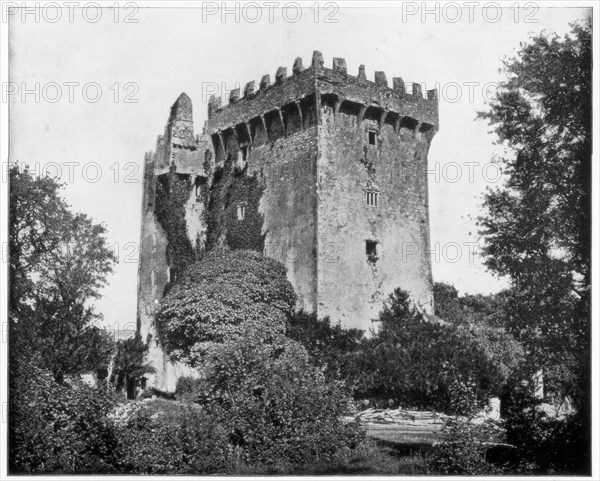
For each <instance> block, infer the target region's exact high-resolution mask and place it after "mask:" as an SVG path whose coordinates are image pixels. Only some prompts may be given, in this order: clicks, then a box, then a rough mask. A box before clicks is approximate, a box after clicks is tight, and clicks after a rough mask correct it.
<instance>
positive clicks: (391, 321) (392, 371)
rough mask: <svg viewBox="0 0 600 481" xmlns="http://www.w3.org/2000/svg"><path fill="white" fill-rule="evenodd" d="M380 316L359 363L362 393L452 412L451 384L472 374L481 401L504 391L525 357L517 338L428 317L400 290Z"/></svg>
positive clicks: (363, 347)
mask: <svg viewBox="0 0 600 481" xmlns="http://www.w3.org/2000/svg"><path fill="white" fill-rule="evenodd" d="M377 321H378V323H379V329H378V330H377V331H376V332H374V333H373V335H372V337H371V338H370V339H368V340H366V341H365V342H364V343H363V346H362V349H361V351H362V353H361V355H360V356H358V357H357V361H356V362H358V363H359V365H358V366H357V367H355V368H354V369H355V371H357V372H361V373H362V375H361V376H360V377H359V382H358V386H357V396H364V397H375V398H385V399H390V398H391V399H395V400H397V401H399V402H400V403H401V404H404V405H408V406H416V407H420V408H426V409H440V410H443V411H450V410H452V408H453V407H452V403H451V397H450V394H451V392H450V389H449V388H450V386H451V385H453V383H455V382H456V380H457V379H469V380H473V381H474V382H475V385H476V391H475V393H476V395H477V400H478V402H479V404H480V405H482V404H484V403H485V402H486V401H487V399H488V398H489V396H490V395H493V394H498V393H499V392H500V388H501V386H502V385H503V384H504V382H505V381H506V380H507V379H508V376H509V375H510V373H511V372H512V370H513V369H515V367H516V366H517V365H518V363H519V360H520V358H521V348H520V346H519V345H518V343H516V342H515V341H514V339H513V338H512V336H510V335H507V334H506V333H504V332H502V331H501V330H498V329H493V328H479V329H475V330H471V329H470V328H468V327H466V326H462V325H457V324H441V323H432V322H427V321H425V320H424V319H423V318H422V317H421V314H419V313H418V312H417V311H416V309H415V308H414V307H413V306H412V305H411V302H410V297H409V294H408V293H407V292H406V291H403V290H401V289H396V290H395V291H394V292H393V293H392V294H390V296H389V298H388V300H387V301H386V302H385V303H384V306H383V309H382V311H381V313H380V314H379V318H378V319H377Z"/></svg>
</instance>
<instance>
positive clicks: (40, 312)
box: [9, 167, 115, 381]
mask: <svg viewBox="0 0 600 481" xmlns="http://www.w3.org/2000/svg"><path fill="white" fill-rule="evenodd" d="M60 188H61V185H60V184H58V183H57V182H56V181H55V180H53V179H50V178H48V177H40V178H34V177H33V176H32V175H31V174H30V173H29V172H28V171H27V170H25V171H23V172H21V171H19V169H18V168H17V167H13V168H11V170H10V223H9V224H10V232H9V246H10V248H9V252H10V256H9V276H10V280H11V282H10V292H9V300H10V307H9V320H10V322H9V339H10V356H11V362H18V358H19V356H21V355H23V354H24V353H27V355H28V356H36V358H37V363H38V365H39V366H40V367H43V368H45V369H48V370H50V371H51V372H52V373H53V375H54V376H55V378H56V379H57V380H59V381H60V380H61V379H63V377H64V376H65V375H67V374H74V373H80V372H85V371H90V370H93V369H96V368H99V367H106V364H107V362H108V357H109V354H110V352H111V351H112V349H113V348H114V346H113V344H114V342H113V341H112V339H111V337H110V336H109V334H108V332H106V331H104V330H102V329H99V328H97V327H96V326H95V325H94V323H95V322H96V321H97V320H98V319H99V316H98V315H97V314H96V313H95V312H94V310H93V308H92V307H91V306H90V305H89V300H91V299H95V298H98V297H99V296H100V294H99V291H100V288H101V287H102V286H103V285H104V284H105V283H106V277H107V275H108V274H110V273H111V272H112V264H113V262H114V260H115V257H114V255H113V253H112V251H111V250H110V249H109V247H108V245H107V242H106V238H105V236H104V235H105V233H106V230H105V228H104V226H102V225H99V224H94V223H93V222H92V220H91V219H89V218H88V217H87V216H85V215H84V214H73V213H72V212H71V211H70V210H69V206H68V205H67V204H66V202H65V201H64V200H63V199H62V198H61V197H60V195H59V194H60Z"/></svg>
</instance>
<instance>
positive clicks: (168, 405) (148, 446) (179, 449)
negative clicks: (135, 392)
mask: <svg viewBox="0 0 600 481" xmlns="http://www.w3.org/2000/svg"><path fill="white" fill-rule="evenodd" d="M120 433H121V440H122V446H123V458H122V469H123V471H124V472H128V473H136V474H197V475H202V474H214V473H221V474H222V473H227V472H230V471H231V467H232V461H233V459H234V456H233V451H232V449H231V446H230V444H229V442H228V438H227V432H226V429H225V427H224V426H223V425H222V424H221V421H220V418H219V416H216V415H214V414H213V413H210V412H207V411H206V410H204V409H201V408H199V407H198V406H196V405H193V404H184V403H179V402H175V401H159V402H156V401H154V402H148V403H145V404H144V405H142V406H141V407H140V408H138V409H137V410H135V411H134V413H133V415H132V416H131V417H130V418H129V419H128V421H127V424H126V425H125V426H124V427H122V428H121V430H120Z"/></svg>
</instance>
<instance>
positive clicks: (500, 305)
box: [433, 282, 507, 327]
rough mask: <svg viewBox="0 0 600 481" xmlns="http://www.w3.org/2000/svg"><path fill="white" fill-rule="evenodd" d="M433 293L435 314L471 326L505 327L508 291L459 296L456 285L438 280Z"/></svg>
mask: <svg viewBox="0 0 600 481" xmlns="http://www.w3.org/2000/svg"><path fill="white" fill-rule="evenodd" d="M433 295H434V299H435V314H436V315H437V316H439V317H440V318H442V319H443V320H444V321H447V322H451V323H453V324H463V325H470V326H488V327H503V319H504V316H505V312H504V309H505V305H506V297H507V292H506V291H502V292H500V293H498V294H490V295H482V294H466V295H464V296H459V295H458V290H457V289H456V288H455V287H454V286H452V285H450V284H446V283H444V282H436V283H435V284H434V286H433Z"/></svg>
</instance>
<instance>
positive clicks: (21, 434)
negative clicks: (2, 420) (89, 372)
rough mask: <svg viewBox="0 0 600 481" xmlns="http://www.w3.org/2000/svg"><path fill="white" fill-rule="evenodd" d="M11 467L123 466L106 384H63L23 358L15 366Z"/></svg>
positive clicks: (20, 470) (32, 470) (28, 470)
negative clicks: (104, 385) (97, 386)
mask: <svg viewBox="0 0 600 481" xmlns="http://www.w3.org/2000/svg"><path fill="white" fill-rule="evenodd" d="M9 396H10V398H9V401H10V411H9V414H10V415H9V418H8V422H9V430H8V432H9V471H10V472H11V473H12V474H40V473H60V472H63V473H64V472H71V473H77V472H79V473H109V472H114V471H116V470H117V465H118V462H119V440H118V434H117V432H116V430H115V426H114V424H113V422H112V421H111V419H110V417H109V413H110V412H111V410H112V409H113V407H114V405H115V399H114V396H112V394H111V392H110V391H108V390H106V389H104V388H103V387H99V388H91V387H89V386H87V385H86V384H84V383H81V382H79V383H77V382H73V384H70V383H66V382H65V383H62V384H59V383H57V382H56V381H55V380H54V379H53V377H52V375H51V374H50V373H48V372H47V371H45V370H42V369H40V368H39V367H37V366H35V365H34V364H33V363H32V362H29V361H27V360H22V361H21V362H19V363H12V364H11V365H10V376H9Z"/></svg>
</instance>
